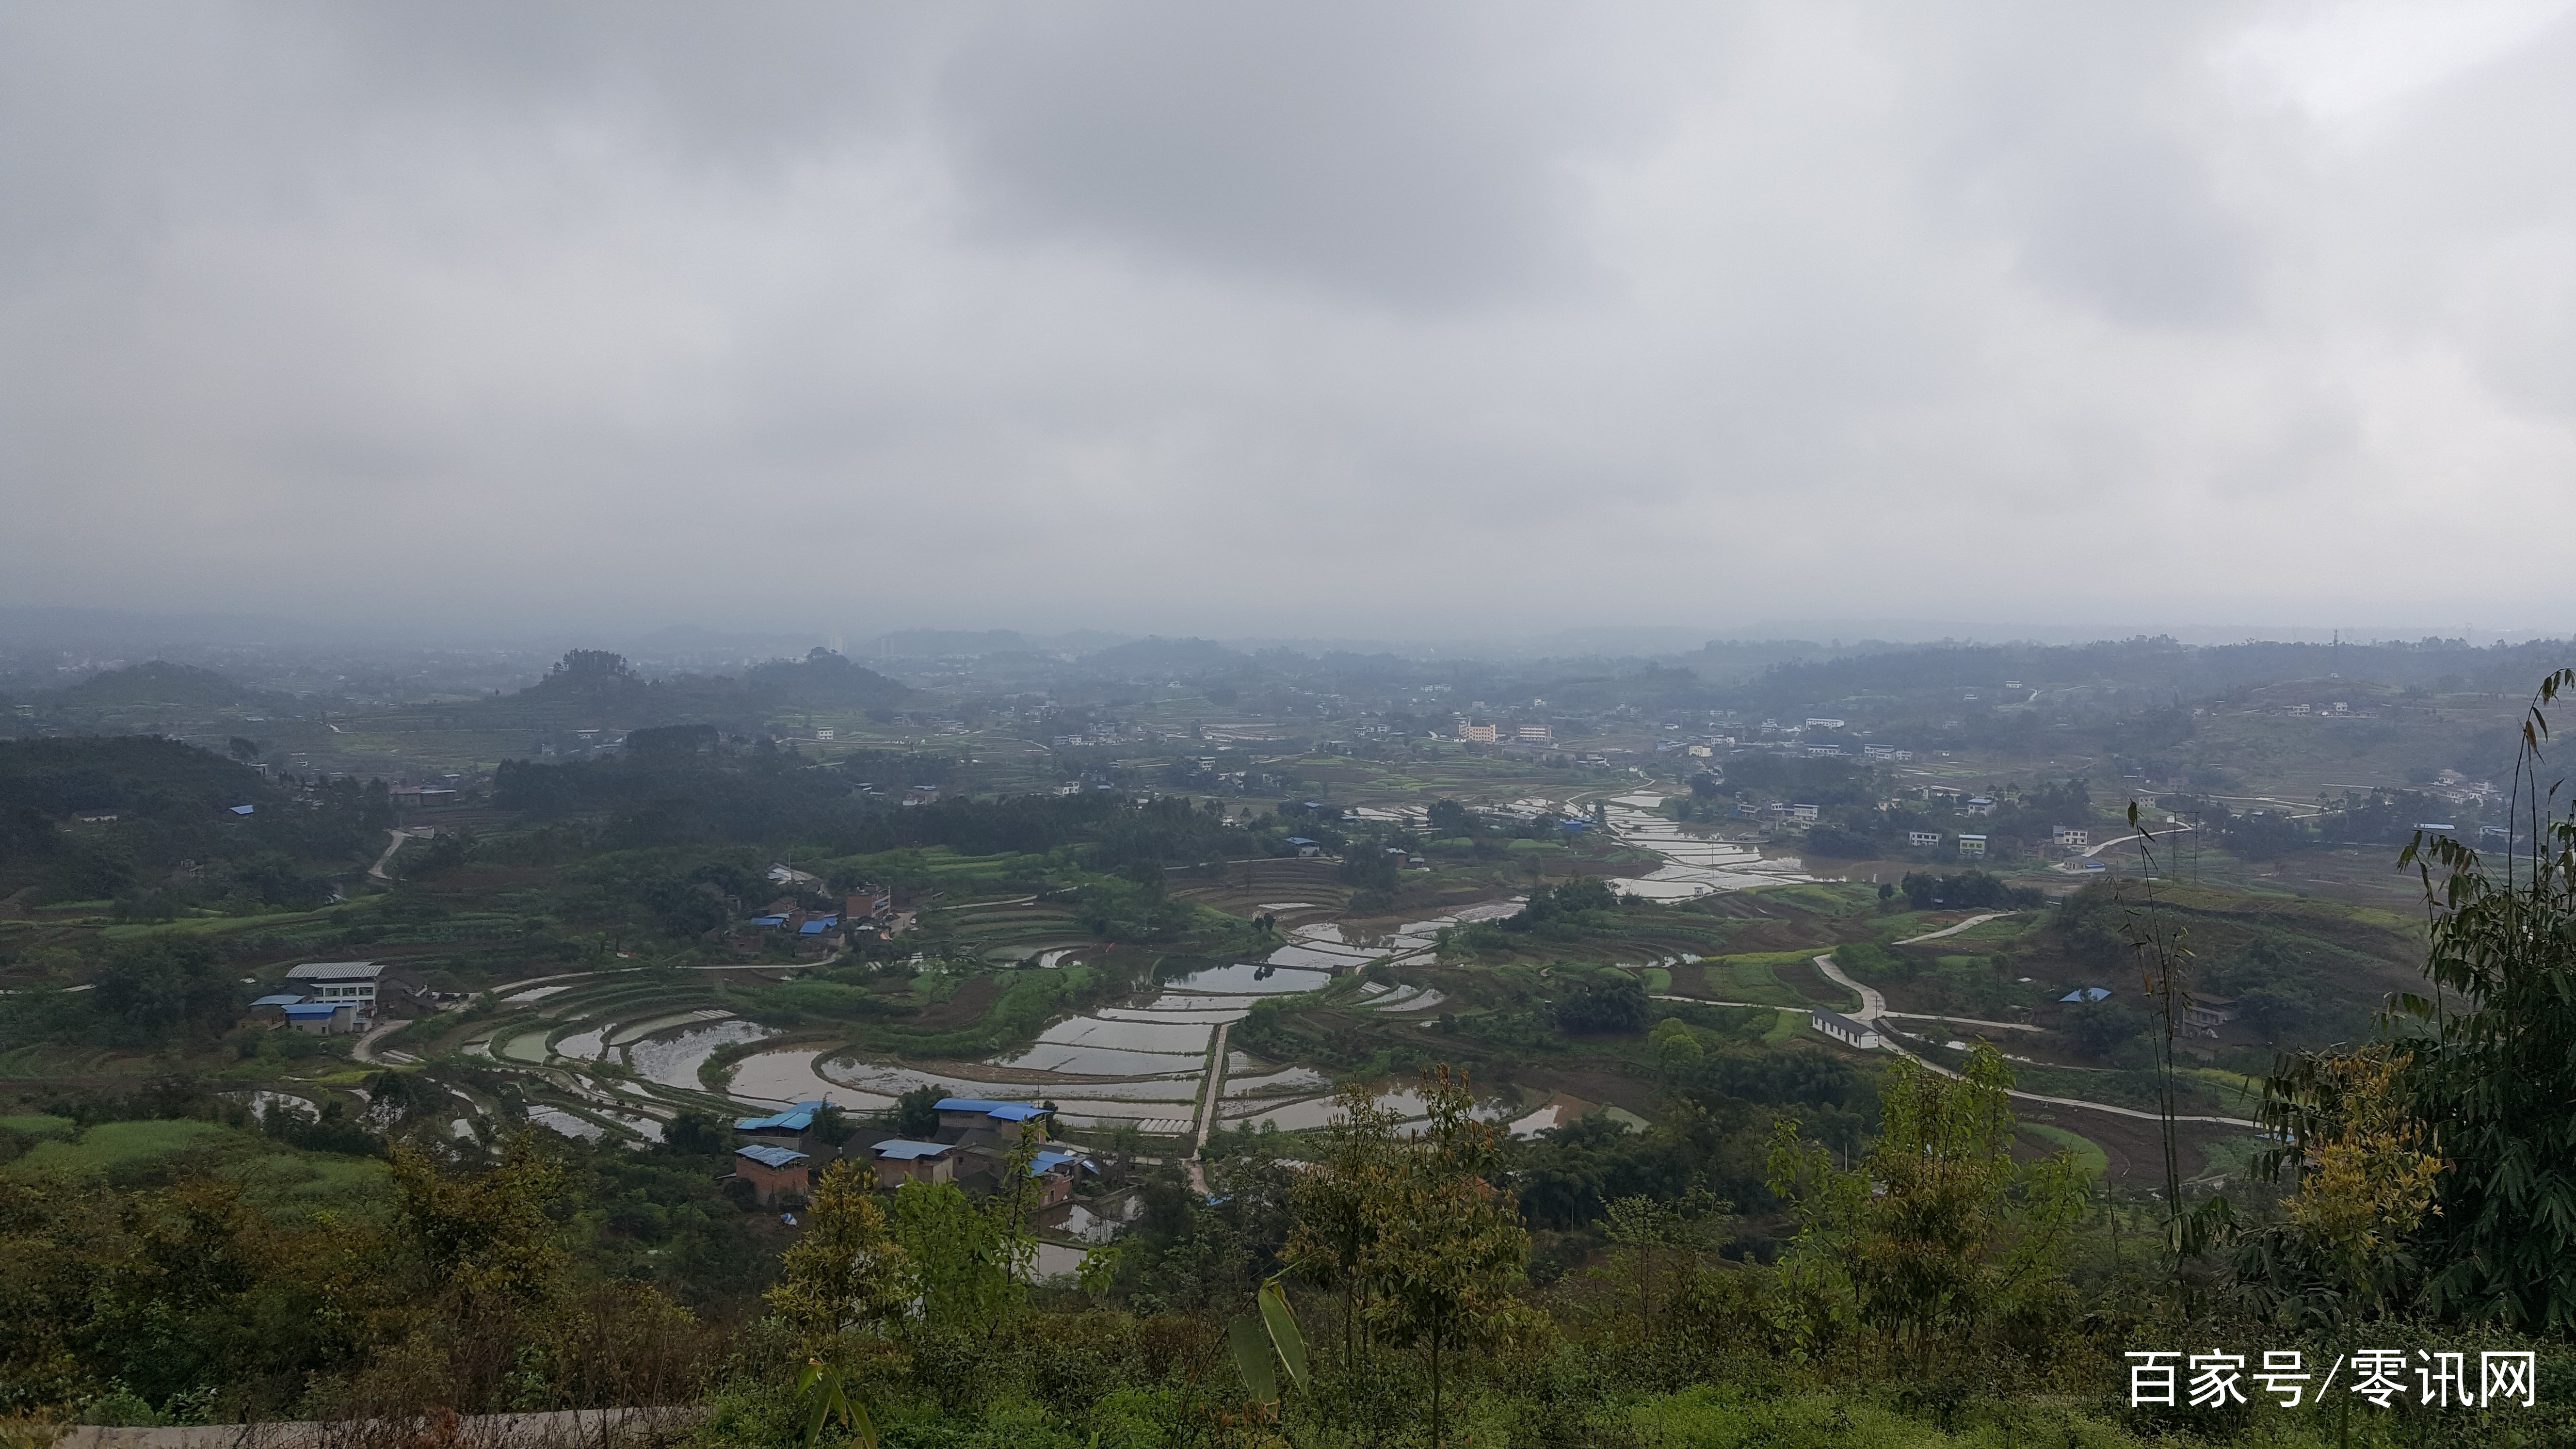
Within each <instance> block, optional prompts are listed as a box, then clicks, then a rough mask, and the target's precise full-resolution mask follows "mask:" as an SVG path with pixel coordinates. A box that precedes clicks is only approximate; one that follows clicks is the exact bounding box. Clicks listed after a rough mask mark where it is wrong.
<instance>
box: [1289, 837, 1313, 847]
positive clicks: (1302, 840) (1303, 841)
mask: <svg viewBox="0 0 2576 1449" xmlns="http://www.w3.org/2000/svg"><path fill="white" fill-rule="evenodd" d="M1288 843H1289V844H1290V845H1312V844H1314V843H1315V842H1313V841H1311V840H1308V839H1307V838H1306V837H1304V836H1302V835H1291V836H1289V837H1288Z"/></svg>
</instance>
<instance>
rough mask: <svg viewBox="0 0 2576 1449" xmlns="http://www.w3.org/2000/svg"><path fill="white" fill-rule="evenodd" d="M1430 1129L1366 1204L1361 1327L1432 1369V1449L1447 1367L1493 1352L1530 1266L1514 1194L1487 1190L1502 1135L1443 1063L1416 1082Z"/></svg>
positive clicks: (1405, 1150)
mask: <svg viewBox="0 0 2576 1449" xmlns="http://www.w3.org/2000/svg"><path fill="white" fill-rule="evenodd" d="M1422 1095H1423V1097H1424V1099H1425V1106H1427V1107H1428V1109H1429V1111H1430V1121H1429V1123H1428V1124H1426V1125H1425V1127H1424V1128H1423V1130H1422V1131H1421V1132H1419V1133H1417V1134H1412V1135H1409V1136H1407V1137H1406V1138H1405V1139H1404V1141H1403V1142H1402V1144H1401V1145H1400V1150H1399V1151H1398V1152H1397V1153H1396V1154H1395V1156H1394V1158H1393V1160H1392V1163H1391V1164H1390V1165H1391V1167H1392V1168H1393V1170H1392V1171H1391V1172H1389V1173H1388V1174H1387V1176H1386V1178H1385V1183H1384V1190H1383V1191H1381V1192H1378V1193H1374V1194H1372V1195H1370V1197H1369V1198H1368V1199H1367V1201H1366V1211H1367V1213H1368V1214H1369V1217H1370V1222H1369V1226H1368V1230H1367V1233H1366V1238H1367V1243H1368V1246H1367V1248H1366V1249H1365V1251H1364V1252H1363V1253H1362V1255H1361V1258H1360V1264H1359V1267H1360V1276H1362V1277H1363V1278H1365V1279H1367V1280H1369V1281H1370V1283H1371V1286H1372V1290H1373V1293H1372V1301H1371V1303H1370V1305H1369V1307H1368V1309H1367V1310H1366V1311H1367V1316H1368V1321H1369V1326H1370V1327H1371V1329H1372V1330H1373V1331H1374V1332H1375V1333H1376V1334H1377V1335H1378V1336H1379V1337H1381V1338H1383V1339H1385V1340H1386V1341H1387V1342H1388V1343H1391V1344H1394V1345H1396V1346H1398V1347H1413V1348H1420V1349H1421V1350H1423V1353H1424V1356H1425V1358H1426V1359H1427V1360H1428V1362H1429V1364H1430V1368H1431V1442H1432V1444H1433V1445H1434V1446H1435V1449H1437V1446H1438V1445H1439V1443H1440V1442H1441V1433H1442V1427H1443V1424H1444V1422H1445V1415H1446V1413H1447V1405H1446V1404H1445V1403H1444V1402H1443V1401H1442V1394H1441V1376H1442V1371H1443V1369H1444V1367H1445V1365H1446V1362H1447V1357H1448V1355H1450V1354H1452V1353H1457V1352H1461V1351H1465V1350H1471V1349H1475V1348H1479V1347H1484V1346H1488V1345H1491V1344H1492V1343H1494V1342H1495V1341H1496V1340H1498V1339H1500V1338H1503V1337H1506V1336H1508V1335H1509V1334H1510V1333H1511V1332H1512V1331H1513V1330H1514V1329H1515V1328H1517V1327H1519V1326H1520V1325H1521V1323H1522V1322H1523V1321H1524V1319H1525V1318H1526V1316H1527V1314H1528V1311H1529V1310H1528V1309H1527V1308H1526V1307H1525V1306H1524V1305H1523V1304H1522V1303H1521V1302H1520V1300H1519V1299H1518V1298H1516V1297H1514V1296H1513V1295H1512V1288H1513V1287H1514V1285H1516V1284H1518V1283H1519V1282H1520V1281H1521V1276H1522V1272H1523V1270H1524V1268H1525V1267H1526V1266H1527V1264H1528V1262H1529V1232H1528V1230H1527V1229H1525V1228H1523V1227H1522V1226H1521V1220H1520V1209H1519V1207H1518V1205H1517V1204H1516V1203H1515V1202H1514V1201H1513V1198H1512V1195H1511V1193H1509V1192H1508V1191H1505V1190H1504V1189H1501V1188H1498V1187H1496V1186H1494V1184H1493V1183H1491V1182H1490V1181H1487V1179H1486V1174H1487V1173H1490V1172H1492V1171H1493V1170H1494V1169H1495V1168H1496V1167H1497V1166H1498V1165H1499V1164H1500V1162H1501V1160H1502V1134H1501V1133H1500V1132H1499V1131H1497V1130H1496V1129H1495V1127H1494V1125H1493V1124H1492V1123H1490V1122H1482V1121H1479V1120H1477V1119H1476V1117H1475V1116H1474V1115H1473V1109H1474V1106H1475V1098H1474V1096H1473V1095H1472V1094H1471V1093H1470V1092H1469V1090H1468V1084H1467V1076H1466V1074H1465V1073H1463V1072H1459V1073H1454V1074H1453V1073H1452V1072H1451V1071H1450V1069H1449V1066H1448V1064H1447V1063H1445V1062H1444V1063H1442V1064H1441V1065H1440V1066H1438V1067H1436V1068H1429V1069H1426V1070H1425V1071H1424V1072H1423V1074H1422Z"/></svg>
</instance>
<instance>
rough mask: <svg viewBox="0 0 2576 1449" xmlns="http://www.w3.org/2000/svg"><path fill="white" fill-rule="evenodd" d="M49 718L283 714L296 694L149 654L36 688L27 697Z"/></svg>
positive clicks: (80, 719)
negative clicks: (67, 682) (150, 657)
mask: <svg viewBox="0 0 2576 1449" xmlns="http://www.w3.org/2000/svg"><path fill="white" fill-rule="evenodd" d="M29 702H30V703H32V704H34V705H35V707H36V710H37V712H38V713H39V714H40V715H43V716H45V717H48V718H58V719H65V720H70V721H74V722H76V723H95V722H98V721H100V720H101V719H102V718H103V717H109V716H114V717H119V718H140V717H142V716H148V715H153V714H156V713H167V714H172V715H184V714H219V713H240V712H243V711H248V710H261V711H267V712H270V713H277V714H286V713H292V712H294V711H295V710H296V709H297V701H296V698H295V696H293V695H291V694H285V693H282V692H280V691H277V690H273V689H260V688H257V687H255V686H252V685H247V684H243V683H241V682H239V681H238V680H235V679H232V678H230V677H228V676H226V675H222V674H218V673H216V672H215V671H214V670H211V669H200V668H198V667H197V666H195V665H193V664H173V663H171V662H170V661H168V660H166V659H154V660H151V661H149V662H146V663H143V664H136V665H130V666H128V667H126V668H123V669H109V670H103V671H101V672H99V673H97V674H94V675H91V676H90V677H89V678H87V679H84V680H82V681H81V682H80V683H78V684H74V685H68V686H65V687H64V688H61V689H49V690H42V691H39V692H37V693H36V694H35V695H33V696H32V698H31V699H30V701H29Z"/></svg>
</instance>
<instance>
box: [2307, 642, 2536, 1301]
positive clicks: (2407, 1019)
mask: <svg viewBox="0 0 2576 1449" xmlns="http://www.w3.org/2000/svg"><path fill="white" fill-rule="evenodd" d="M2570 688H2576V670H2569V669H2562V670H2559V671H2557V672H2556V673H2553V674H2551V675H2550V676H2549V677H2548V678H2547V679H2544V680H2543V681H2541V685H2540V688H2539V689H2538V691H2536V692H2535V693H2534V695H2533V697H2532V702H2531V707H2530V710H2529V712H2528V714H2527V716H2526V718H2525V720H2524V723H2523V729H2522V747H2521V754H2520V756H2519V757H2518V759H2517V761H2516V763H2515V767H2514V791H2513V796H2512V799H2513V816H2512V817H2509V818H2515V817H2518V819H2517V826H2516V835H2515V836H2514V837H2512V838H2509V839H2508V840H2507V842H2506V848H2505V858H2504V864H2503V870H2502V871H2501V876H2502V878H2501V879H2498V878H2497V876H2498V872H2496V871H2495V870H2493V869H2492V868H2491V867H2490V866H2489V865H2488V863H2487V862H2486V861H2484V860H2482V859H2481V858H2480V857H2479V856H2478V854H2477V852H2475V851H2473V850H2470V849H2469V848H2468V847H2466V846H2464V845H2462V844H2460V843H2459V842H2458V841H2456V840H2452V839H2449V838H2447V837H2443V838H2436V839H2433V840H2430V841H2426V840H2423V839H2421V838H2418V839H2417V840H2415V841H2414V842H2412V843H2410V844H2409V845H2408V846H2407V847H2406V849H2405V851H2404V852H2403V853H2402V854H2400V856H2399V857H2398V858H2399V860H2400V862H2401V863H2405V864H2412V865H2415V866H2416V867H2417V868H2418V870H2419V872H2420V874H2421V878H2422V880H2423V883H2424V891H2425V895H2426V898H2427V900H2428V901H2429V902H2430V903H2431V904H2432V906H2433V908H2434V918H2433V929H2432V944H2431V949H2430V951H2429V952H2428V953H2427V955H2426V958H2425V965H2424V974H2425V975H2426V976H2427V977H2429V978H2431V980H2432V982H2433V986H2434V988H2435V992H2436V995H2435V997H2434V998H2433V999H2430V1000H2428V999H2426V998H2424V997H2420V996H2411V995H2410V996H2404V997H2400V998H2399V999H2398V1002H2397V1012H2396V1015H2395V1020H2394V1021H2393V1023H2392V1024H2393V1025H2396V1026H2399V1027H2401V1028H2403V1029H2404V1031H2405V1035H2406V1039H2405V1040H2404V1041H2403V1043H2402V1045H2403V1047H2404V1049H2405V1051H2406V1053H2407V1057H2406V1060H2405V1062H2404V1063H2403V1065H2402V1066H2400V1067H2399V1068H2398V1069H2397V1080H2398V1082H2399V1084H2400V1085H2401V1086H2402V1088H2403V1091H2404V1094H2405V1096H2406V1098H2407V1099H2408V1100H2409V1102H2410V1103H2411V1106H2412V1108H2413V1112H2414V1114H2415V1116H2416V1117H2417V1118H2418V1119H2420V1120H2422V1121H2425V1122H2431V1123H2438V1124H2440V1130H2441V1137H2440V1152H2441V1155H2442V1156H2443V1158H2445V1159H2446V1160H2447V1167H2446V1169H2445V1170H2444V1171H2443V1172H2442V1173H2441V1175H2440V1176H2439V1177H2438V1178H2437V1179H2436V1182H2435V1190H2434V1194H2433V1202H2432V1206H2431V1210H2430V1212H2431V1215H2430V1216H2429V1217H2427V1218H2426V1219H2425V1221H2424V1223H2423V1225H2422V1227H2421V1228H2420V1229H2419V1230H2418V1231H2417V1232H2416V1234H2415V1235H2414V1236H2415V1242H2416V1245H2417V1248H2418V1250H2419V1251H2420V1252H2421V1254H2422V1257H2423V1266H2424V1272H2425V1274H2426V1281H2425V1301H2426V1303H2427V1305H2428V1306H2429V1307H2430V1308H2432V1309H2433V1311H2434V1312H2436V1313H2437V1314H2440V1315H2442V1316H2444V1317H2450V1318H2465V1319H2481V1320H2490V1321H2495V1322H2500V1323H2504V1324H2507V1325H2510V1326H2512V1327H2514V1328H2517V1329H2520V1330H2522V1331H2524V1332H2529V1333H2544V1332H2545V1333H2558V1334H2563V1333H2568V1332H2571V1331H2576V1177H2571V1176H2570V1174H2569V1171H2568V1164H2569V1163H2571V1162H2576V1112H2570V1111H2569V1110H2568V1103H2570V1102H2571V1101H2576V806H2571V808H2570V810H2569V813H2567V814H2566V815H2564V816H2561V817H2559V818H2555V819H2552V818H2549V817H2548V815H2547V814H2546V813H2545V811H2546V810H2547V809H2548V808H2549V805H2554V803H2555V802H2554V800H2552V801H2550V802H2549V805H2544V802H2543V788H2542V785H2541V783H2540V782H2541V779H2542V776H2541V774H2540V773H2539V772H2540V767H2541V765H2542V763H2543V761H2542V752H2543V748H2544V745H2545V742H2546V741H2547V740H2548V739H2549V738H2550V733H2549V721H2548V718H2547V716H2546V715H2545V714H2544V713H2543V709H2544V707H2545V706H2547V705H2550V704H2551V703H2553V702H2554V701H2555V700H2556V699H2557V698H2558V696H2559V694H2560V693H2561V692H2563V691H2566V690H2568V689H2570ZM2551 793H2552V794H2554V789H2553V791H2552V792H2551ZM2437 869H2438V870H2439V871H2440V873H2441V883H2440V886H2439V888H2438V889H2437V888H2436V886H2435V884H2434V873H2435V871H2436V870H2437ZM2294 1099H2295V1094H2293V1100H2294Z"/></svg>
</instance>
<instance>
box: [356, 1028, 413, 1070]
mask: <svg viewBox="0 0 2576 1449" xmlns="http://www.w3.org/2000/svg"><path fill="white" fill-rule="evenodd" d="M407 1025H409V1023H408V1022H404V1021H399V1020H389V1021H380V1022H378V1023H376V1024H375V1025H374V1026H373V1027H371V1028H369V1029H368V1031H367V1033H366V1035H364V1036H361V1037H359V1038H358V1039H357V1040H356V1041H354V1042H351V1043H350V1044H349V1057H350V1059H351V1060H353V1061H361V1062H372V1061H374V1060H376V1039H377V1038H378V1037H381V1036H383V1035H385V1034H386V1033H388V1032H392V1031H398V1030H400V1029H402V1028H403V1027H404V1026H407ZM384 1060H386V1061H389V1062H416V1061H418V1060H420V1058H418V1057H415V1056H413V1055H412V1054H411V1053H409V1052H394V1053H392V1054H390V1055H388V1056H386V1057H385V1058H384Z"/></svg>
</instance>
